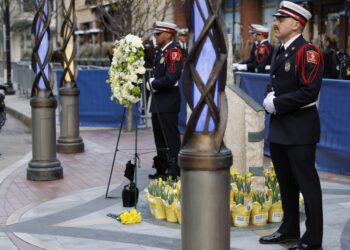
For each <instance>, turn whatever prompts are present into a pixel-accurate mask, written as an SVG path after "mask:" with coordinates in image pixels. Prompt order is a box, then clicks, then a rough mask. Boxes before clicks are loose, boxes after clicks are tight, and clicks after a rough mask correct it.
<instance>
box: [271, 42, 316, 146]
mask: <svg viewBox="0 0 350 250" xmlns="http://www.w3.org/2000/svg"><path fill="white" fill-rule="evenodd" d="M304 44H308V42H307V41H306V40H304V38H303V37H302V36H299V37H298V38H297V39H296V40H295V41H294V42H293V43H292V44H291V45H290V46H289V47H288V48H287V50H286V51H285V52H283V53H278V52H279V49H275V53H274V55H273V58H272V65H271V73H270V77H271V78H270V79H271V85H270V88H271V87H272V89H273V91H275V96H276V98H275V99H274V100H273V102H274V105H275V108H276V114H272V115H271V120H270V133H269V140H270V142H273V143H279V144H283V145H302V144H315V143H317V142H318V141H319V139H320V120H319V116H318V111H317V107H316V105H313V106H311V107H304V106H306V105H308V104H311V103H313V102H315V101H317V98H318V94H319V92H320V88H321V82H322V73H323V63H321V61H322V54H321V53H318V52H317V51H316V49H315V48H314V47H312V46H307V47H306V51H305V53H304V57H302V58H303V60H302V61H301V65H304V66H303V67H302V68H303V70H296V66H297V65H296V59H297V52H298V50H299V49H300V48H301V47H302V46H303V45H304ZM277 54H279V55H278V56H277ZM303 72H304V73H303ZM303 75H304V77H303ZM310 75H314V77H310Z"/></svg>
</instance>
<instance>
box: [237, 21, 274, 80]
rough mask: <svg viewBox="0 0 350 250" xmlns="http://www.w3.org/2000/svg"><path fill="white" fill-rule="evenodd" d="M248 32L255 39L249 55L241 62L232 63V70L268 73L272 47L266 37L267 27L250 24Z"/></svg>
mask: <svg viewBox="0 0 350 250" xmlns="http://www.w3.org/2000/svg"><path fill="white" fill-rule="evenodd" d="M249 33H251V34H253V36H254V39H255V42H254V45H253V48H252V50H251V52H250V57H249V59H247V60H245V61H243V62H240V63H234V64H233V70H239V71H241V70H244V71H249V72H255V73H268V72H269V70H270V64H271V58H272V54H273V47H272V46H271V44H270V43H269V41H268V39H267V38H268V37H269V29H268V28H266V27H264V26H262V25H259V24H252V25H251V26H250V30H249Z"/></svg>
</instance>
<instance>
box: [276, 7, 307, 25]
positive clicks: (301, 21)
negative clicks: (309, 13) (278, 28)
mask: <svg viewBox="0 0 350 250" xmlns="http://www.w3.org/2000/svg"><path fill="white" fill-rule="evenodd" d="M278 12H280V13H282V14H287V15H288V16H291V17H293V18H294V19H295V20H297V21H299V22H300V23H301V24H302V25H305V24H306V23H307V20H306V19H305V17H303V16H301V15H299V14H297V13H295V12H294V11H292V10H289V9H283V8H282V9H279V10H278Z"/></svg>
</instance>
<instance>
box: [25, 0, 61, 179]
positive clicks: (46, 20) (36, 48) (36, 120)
mask: <svg viewBox="0 0 350 250" xmlns="http://www.w3.org/2000/svg"><path fill="white" fill-rule="evenodd" d="M35 7H36V12H35V17H34V22H33V25H32V31H33V36H34V45H33V56H32V68H33V71H34V72H35V74H36V76H35V79H34V83H33V88H32V98H31V100H30V105H31V107H32V136H33V142H32V143H33V158H32V160H31V161H30V162H29V164H28V165H29V166H28V168H27V179H29V180H35V181H48V180H56V179H61V178H63V168H62V167H61V163H60V162H59V161H58V160H57V158H56V143H55V142H56V123H55V109H56V107H57V102H56V99H55V97H54V96H53V94H52V85H51V81H50V80H51V79H50V69H49V65H48V62H49V61H50V58H51V56H52V45H51V40H50V21H51V6H50V1H48V0H37V1H35Z"/></svg>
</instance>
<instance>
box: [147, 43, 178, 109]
mask: <svg viewBox="0 0 350 250" xmlns="http://www.w3.org/2000/svg"><path fill="white" fill-rule="evenodd" d="M182 68H183V57H182V54H181V49H180V48H179V47H177V46H176V44H175V43H174V42H173V43H171V44H170V45H168V46H167V47H166V48H165V49H164V50H159V52H158V54H157V55H156V58H155V61H154V68H153V74H154V80H153V82H152V87H153V89H154V90H156V92H154V93H153V98H152V101H151V107H150V112H151V113H157V112H160V113H178V112H180V92H179V86H178V83H177V81H178V80H179V79H180V77H181V73H182ZM156 106H157V107H156ZM157 108H158V110H157Z"/></svg>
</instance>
